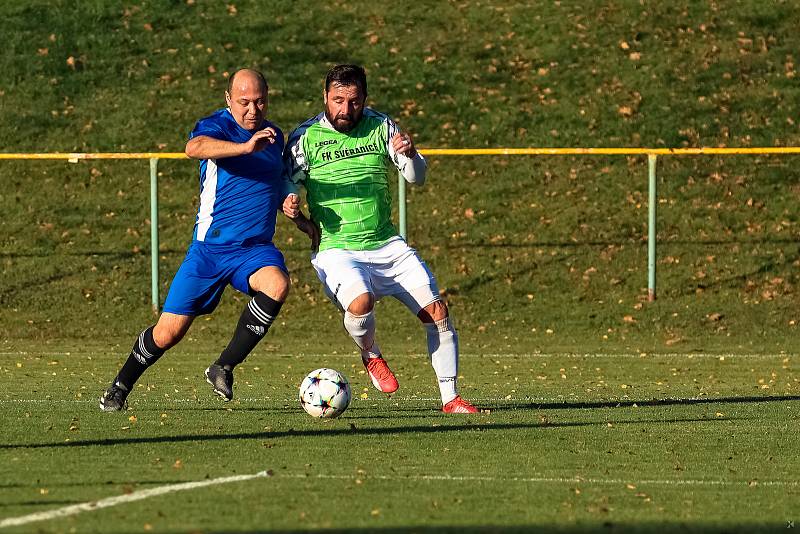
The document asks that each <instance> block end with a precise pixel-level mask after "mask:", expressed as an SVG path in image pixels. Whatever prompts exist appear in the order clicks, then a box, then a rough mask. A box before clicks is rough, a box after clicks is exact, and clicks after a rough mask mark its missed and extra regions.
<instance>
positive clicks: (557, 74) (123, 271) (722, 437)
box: [0, 0, 800, 533]
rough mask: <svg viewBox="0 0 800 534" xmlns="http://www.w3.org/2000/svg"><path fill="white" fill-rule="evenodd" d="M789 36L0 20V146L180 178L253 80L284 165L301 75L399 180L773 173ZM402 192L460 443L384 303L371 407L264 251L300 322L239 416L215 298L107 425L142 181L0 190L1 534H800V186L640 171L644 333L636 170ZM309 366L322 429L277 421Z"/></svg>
mask: <svg viewBox="0 0 800 534" xmlns="http://www.w3.org/2000/svg"><path fill="white" fill-rule="evenodd" d="M798 27H800V9H798V7H797V5H796V2H793V1H790V0H785V1H781V0H775V1H772V2H758V1H756V0H740V1H736V2H696V1H688V0H678V1H673V2H666V1H660V2H659V1H656V2H641V1H639V0H597V1H592V2H576V1H568V0H562V1H553V2H544V1H537V2H517V1H512V0H508V1H493V0H489V1H481V2H477V1H471V0H467V1H448V2H444V1H432V0H427V1H421V2H416V3H413V4H412V3H408V2H403V3H395V4H391V3H371V2H347V1H342V0H331V1H329V2H325V3H319V2H312V1H307V0H302V1H298V2H285V1H279V2H270V3H264V2H258V1H256V0H230V1H228V2H216V1H213V0H180V1H179V0H152V1H147V2H142V1H123V0H86V1H82V2H80V3H70V2H65V1H63V0H31V1H28V2H0V35H3V37H4V52H3V54H1V55H0V71H2V72H3V76H1V77H0V142H2V146H3V148H2V151H3V152H56V151H85V152H104V151H115V152H116V151H119V152H130V151H136V152H141V151H165V152H179V151H182V150H183V148H184V144H185V140H186V136H187V133H188V132H189V131H190V130H191V128H192V125H193V124H194V122H195V121H196V120H197V119H198V118H200V117H202V116H204V115H207V114H209V113H211V112H213V111H214V110H215V109H217V108H219V107H221V106H222V105H223V88H224V87H225V84H226V77H227V75H228V74H229V73H230V72H232V71H233V70H234V69H236V68H239V67H245V66H247V67H255V68H259V69H261V70H263V71H264V72H265V73H266V74H267V76H268V78H269V80H270V86H271V93H270V98H271V100H270V110H269V116H270V118H271V119H272V120H274V121H275V122H276V123H277V124H278V125H279V126H281V128H283V130H284V131H286V132H288V131H289V130H291V129H292V128H293V127H294V126H295V125H297V124H299V123H300V122H301V121H303V120H304V119H306V118H308V117H309V116H311V115H314V114H316V113H317V112H318V111H319V110H320V109H321V107H320V106H321V98H320V97H321V94H320V93H321V86H322V79H323V77H324V74H325V72H326V71H327V69H328V68H329V67H330V66H331V65H332V64H334V63H338V62H349V61H353V62H358V63H361V64H363V65H365V67H366V69H367V72H368V76H369V83H370V85H369V87H370V104H371V105H373V106H374V107H375V108H377V109H379V110H381V111H385V112H387V113H389V114H390V115H391V116H393V117H395V118H396V119H397V120H398V122H399V124H400V125H401V126H402V127H403V128H404V129H407V130H408V131H410V132H411V133H412V134H413V135H414V136H415V139H416V141H417V143H418V145H419V146H421V147H423V149H424V148H426V147H427V148H464V147H478V148H479V147H528V146H541V147H591V146H599V147H616V146H621V147H675V148H679V147H699V146H714V147H716V146H726V147H747V146H798V145H800V132H799V131H798V126H797V123H798V111H799V110H800V108H799V107H798V103H800V85H798V83H797V80H798V75H797V61H798V59H797V53H798V52H797V50H800V33H798V32H797V28H798ZM429 165H430V172H429V180H428V183H427V184H426V186H425V188H422V189H418V190H417V189H415V190H411V191H410V192H409V226H408V230H409V241H410V243H411V244H412V245H413V246H415V247H417V248H418V249H419V250H420V252H421V254H422V256H423V257H424V258H425V260H426V261H427V263H428V264H429V265H430V266H431V268H432V270H433V271H434V273H435V274H436V276H437V280H438V282H439V285H440V287H441V288H442V289H443V290H444V291H445V295H446V298H447V300H448V302H449V304H450V307H451V310H452V314H453V317H454V318H455V322H456V325H457V327H458V329H459V335H460V343H461V348H462V352H463V353H464V356H463V358H462V374H463V378H462V379H461V386H462V391H463V393H464V395H465V396H466V397H468V398H470V399H474V400H475V401H476V402H477V403H478V404H479V405H480V406H481V407H483V408H485V409H486V410H487V412H484V413H482V414H480V415H478V416H476V417H465V418H461V417H459V418H452V417H444V416H443V415H441V414H440V413H439V412H438V411H437V408H438V402H437V399H436V394H435V384H434V381H433V376H432V373H431V371H430V369H429V368H428V364H427V362H426V358H425V357H424V356H421V353H423V352H424V350H425V341H424V332H423V331H422V330H421V329H420V327H419V325H418V324H417V322H416V321H415V320H414V319H413V317H410V316H409V315H408V313H407V312H406V311H405V310H404V309H403V308H402V307H401V306H399V305H398V304H397V303H395V302H381V303H379V305H378V335H379V338H380V340H381V346H382V347H383V349H384V350H385V351H386V354H387V356H388V357H389V358H390V359H391V361H392V362H393V365H394V366H395V367H396V369H397V371H398V372H399V374H400V380H401V384H402V386H401V389H400V391H399V392H398V394H397V395H395V396H393V397H391V398H387V397H384V396H381V395H378V394H376V393H375V392H374V391H372V390H366V391H364V389H363V388H365V387H366V386H367V382H366V380H365V377H364V375H363V374H361V373H360V371H361V370H360V368H359V367H358V366H357V365H356V363H357V360H358V358H357V356H356V355H355V354H354V353H352V342H351V341H350V340H349V339H348V338H347V337H346V335H345V333H344V332H343V329H342V327H341V322H340V318H339V317H338V315H337V312H336V311H335V309H334V308H333V306H332V305H331V304H330V303H329V302H328V301H327V300H326V298H325V297H324V295H323V294H322V291H321V290H320V288H319V283H318V281H317V280H316V277H315V275H314V273H313V271H312V269H311V267H310V265H309V262H308V250H307V244H306V243H305V241H304V238H303V236H302V235H300V234H299V233H298V232H297V231H295V230H294V229H293V228H291V227H290V226H291V225H289V224H287V223H286V221H285V220H283V219H282V218H279V221H278V230H277V233H276V244H277V245H278V246H279V247H280V248H281V249H282V250H283V251H284V252H285V254H286V258H287V265H288V266H289V269H290V270H291V273H292V284H293V288H292V293H291V294H290V297H289V299H288V300H287V302H286V304H285V306H284V308H283V310H282V313H281V316H280V317H279V320H278V323H276V325H275V326H274V327H273V328H272V330H271V331H270V333H269V335H268V337H267V338H266V339H265V340H264V341H263V342H262V344H261V345H260V346H259V347H258V348H257V350H256V352H255V353H254V354H253V355H252V356H251V358H250V359H248V360H247V362H246V363H245V364H244V365H243V366H242V368H241V369H240V370H237V395H238V397H237V400H235V401H234V402H233V403H230V404H228V405H224V404H222V403H221V402H220V401H219V399H218V398H216V397H212V395H211V394H210V391H208V386H207V384H205V382H204V380H203V378H202V370H203V369H204V368H205V366H206V365H207V364H208V362H209V361H210V360H212V359H213V358H214V357H215V356H216V355H217V354H218V353H219V351H220V350H221V349H222V348H223V347H224V345H225V344H226V343H227V340H228V338H229V336H230V332H231V328H232V325H233V324H234V323H235V321H236V318H237V317H238V315H239V314H240V312H241V309H242V307H243V306H244V304H245V300H244V299H243V298H242V296H241V295H237V294H235V293H234V292H233V291H229V292H228V293H227V294H226V295H225V297H224V298H223V301H222V303H221V305H220V307H219V308H218V309H217V310H216V312H215V313H214V314H213V315H212V316H209V317H203V318H201V319H199V320H198V321H196V323H195V324H194V326H193V327H192V330H191V331H190V333H189V335H188V337H187V339H186V340H184V342H182V343H181V344H180V345H179V346H178V347H177V348H176V349H175V350H174V351H172V352H171V353H169V354H168V355H167V356H166V357H165V358H164V360H162V361H161V362H160V363H159V364H158V365H157V366H156V367H155V368H154V369H152V370H151V371H149V374H147V375H145V377H144V378H143V380H142V382H141V383H140V384H139V386H138V387H137V390H136V392H135V393H134V394H133V395H132V396H131V409H130V410H129V411H128V412H125V413H123V414H103V413H100V412H99V411H98V409H97V406H96V403H97V398H98V396H99V395H100V393H101V392H102V390H103V389H104V388H105V387H106V386H107V385H108V383H109V382H110V380H111V378H112V377H113V376H114V373H115V372H116V370H117V369H118V367H119V365H120V364H121V363H122V361H123V359H124V357H125V355H126V354H127V353H128V351H129V350H130V346H131V344H132V342H133V338H134V336H135V335H136V333H138V332H139V331H140V330H141V329H142V328H143V327H144V326H146V325H147V324H151V323H152V322H153V320H154V317H153V315H152V312H151V310H150V294H149V291H150V278H149V277H150V274H149V266H150V262H149V252H150V251H149V233H150V228H151V224H153V221H151V220H150V219H149V217H150V215H149V197H148V194H149V187H148V185H149V184H148V179H149V176H148V166H147V162H145V161H142V162H119V161H94V162H81V163H78V164H67V163H61V162H31V161H2V162H0V213H2V214H3V216H2V217H0V385H1V386H2V388H1V389H0V429H1V430H2V435H3V437H2V439H0V532H70V531H75V532H108V531H110V530H114V531H116V532H146V531H156V532H165V531H166V532H169V531H173V532H221V531H240V532H255V531H302V530H320V531H373V530H380V531H383V532H400V531H407V530H412V531H418V532H426V531H430V532H435V531H441V532H456V531H458V532H462V531H463V532H476V531H492V530H501V529H502V530H511V529H517V530H529V531H530V530H534V531H545V532H547V531H556V532H574V533H579V532H636V531H640V532H656V531H660V532H665V533H671V532H719V533H722V532H758V531H763V532H768V531H778V530H781V531H785V530H786V529H787V527H788V526H791V525H792V524H793V523H792V521H795V522H800V506H799V505H798V504H797V503H798V502H800V487H798V484H800V476H798V475H799V474H800V473H799V472H798V470H799V469H800V467H798V465H799V464H798V462H797V458H798V457H799V456H800V454H799V453H800V450H799V449H800V446H798V440H797V428H798V417H799V416H798V413H800V412H798V400H800V383H798V380H799V379H800V375H798V354H800V336H798V324H800V307H798V302H797V298H798V294H800V290H799V289H800V275H798V269H799V268H800V245H799V244H798V243H800V218H799V217H798V210H797V204H798V200H800V175H798V173H797V172H796V167H797V157H796V156H789V157H763V156H736V157H710V156H698V157H663V158H660V159H659V167H658V173H659V174H658V175H659V182H658V188H659V204H658V213H659V219H658V228H657V237H658V263H657V273H658V287H657V289H658V299H657V300H656V301H655V302H647V242H646V237H647V226H646V222H647V210H648V205H647V167H646V160H645V158H641V157H638V158H637V157H610V156H609V157H605V156H591V157H568V156H558V157H472V158H469V157H457V158H456V157H430V158H429ZM159 172H160V173H159V201H160V207H161V211H160V218H159V220H158V221H157V223H158V225H159V228H160V235H161V244H160V249H159V251H158V254H159V256H160V259H161V271H160V273H159V274H160V276H159V280H160V284H161V296H162V299H163V297H164V295H165V294H166V290H167V289H168V286H169V282H170V279H171V277H172V275H173V273H174V271H175V269H176V268H177V266H178V265H179V263H180V261H181V259H182V258H183V255H184V253H185V250H186V246H187V244H188V239H189V236H190V235H191V231H192V225H193V223H194V219H195V212H196V207H197V195H198V192H197V171H196V164H195V163H193V162H188V161H162V162H161V164H160V166H159ZM322 365H328V366H332V367H335V368H338V369H340V370H342V371H344V372H345V373H346V374H348V375H349V376H350V378H351V381H352V382H353V384H354V386H355V387H354V390H355V392H356V396H355V399H354V401H353V404H352V406H351V407H350V409H349V410H348V411H347V412H346V413H345V414H344V416H343V417H342V418H341V419H339V420H335V421H315V420H313V419H311V418H309V417H308V416H306V415H305V414H304V413H303V412H302V410H301V409H300V407H299V405H298V403H297V402H296V400H295V397H296V389H297V386H298V384H299V383H300V380H301V378H302V376H303V375H304V374H305V373H306V372H307V371H309V370H311V369H314V368H316V367H319V366H322ZM362 393H366V398H365V399H362V398H361V394H362ZM379 464H382V467H378V465H379ZM231 476H238V477H240V478H237V479H233V480H231V479H228V478H226V477H231ZM103 499H110V500H103ZM82 503H95V504H94V505H87V506H82ZM101 507H102V508H101ZM60 510H61V512H59V511H60ZM73 512H74V513H73ZM36 513H44V514H50V515H47V516H46V517H47V519H42V520H38V521H33V519H35V518H32V517H30V515H31V514H36ZM61 513H63V514H68V515H63V516H58V517H56V516H55V515H53V514H61ZM17 520H18V521H23V523H21V524H19V525H17V526H13V525H12V523H14V522H15V521H17ZM798 524H800V523H798Z"/></svg>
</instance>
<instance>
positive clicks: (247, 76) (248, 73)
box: [228, 69, 269, 93]
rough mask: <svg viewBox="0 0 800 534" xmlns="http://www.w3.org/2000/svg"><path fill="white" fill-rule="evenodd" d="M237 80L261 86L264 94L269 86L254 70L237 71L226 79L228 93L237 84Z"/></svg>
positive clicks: (262, 76)
mask: <svg viewBox="0 0 800 534" xmlns="http://www.w3.org/2000/svg"><path fill="white" fill-rule="evenodd" d="M237 80H238V81H240V82H243V81H245V80H246V81H247V82H250V83H253V82H255V83H259V84H261V88H262V89H263V90H264V92H265V93H266V92H267V90H268V89H269V86H268V85H267V79H266V78H265V77H264V75H263V74H261V73H260V72H259V71H257V70H255V69H239V70H237V71H236V72H234V73H233V74H232V75H231V77H230V78H228V93H230V92H231V91H232V90H233V86H234V84H236V83H237Z"/></svg>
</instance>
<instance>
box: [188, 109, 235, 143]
mask: <svg viewBox="0 0 800 534" xmlns="http://www.w3.org/2000/svg"><path fill="white" fill-rule="evenodd" d="M201 135H204V136H206V137H213V138H214V139H219V140H221V141H230V139H229V138H228V135H227V134H226V133H225V130H224V129H223V128H222V125H221V124H220V123H219V121H217V120H215V117H214V115H212V116H210V117H206V118H204V119H200V120H199V121H197V124H195V125H194V129H193V130H192V131H191V133H190V134H189V139H194V138H195V137H200V136H201Z"/></svg>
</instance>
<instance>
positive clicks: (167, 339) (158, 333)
mask: <svg viewBox="0 0 800 534" xmlns="http://www.w3.org/2000/svg"><path fill="white" fill-rule="evenodd" d="M185 333H186V331H185V330H183V329H176V328H171V327H168V326H163V325H160V324H157V325H156V326H155V327H153V341H154V342H155V344H156V345H158V347H159V348H160V349H163V350H167V349H170V348H172V347H174V346H175V345H177V344H178V342H179V341H180V340H181V339H183V336H184V334H185Z"/></svg>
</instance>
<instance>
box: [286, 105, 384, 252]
mask: <svg viewBox="0 0 800 534" xmlns="http://www.w3.org/2000/svg"><path fill="white" fill-rule="evenodd" d="M397 131H398V130H397V126H396V125H395V124H394V122H392V121H391V120H390V119H389V118H388V117H386V116H385V115H382V114H380V113H378V112H376V111H373V110H371V109H369V108H367V109H365V110H364V114H363V116H362V118H361V120H360V121H359V123H358V124H357V125H356V126H355V127H354V128H353V130H351V131H349V132H346V133H342V132H338V131H336V130H335V129H334V128H333V127H332V126H331V125H330V123H329V122H328V121H327V119H326V118H325V114H324V113H321V114H320V115H317V116H316V117H314V118H313V119H310V120H308V121H306V122H305V123H303V124H302V125H301V126H300V127H299V128H298V129H297V130H295V132H293V134H292V136H291V137H290V140H289V145H288V146H287V155H288V157H289V158H290V160H291V161H290V162H288V163H287V167H288V168H289V169H290V170H289V174H290V177H291V180H292V181H293V182H295V183H300V184H302V185H303V186H305V188H306V200H307V201H308V206H309V210H310V212H311V219H313V220H314V221H316V222H317V223H318V224H319V225H320V229H321V234H322V235H321V240H320V247H319V250H321V251H322V250H326V249H331V248H342V249H348V250H373V249H376V248H379V247H381V246H383V245H384V244H385V243H386V242H387V241H388V240H389V239H391V238H392V237H394V236H396V235H398V233H397V229H396V228H395V226H394V224H392V198H391V192H390V190H389V181H388V175H389V163H390V162H391V161H392V155H391V154H390V153H389V142H390V139H391V137H392V136H393V135H394V134H395V133H397ZM395 165H397V163H396V162H395Z"/></svg>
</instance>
